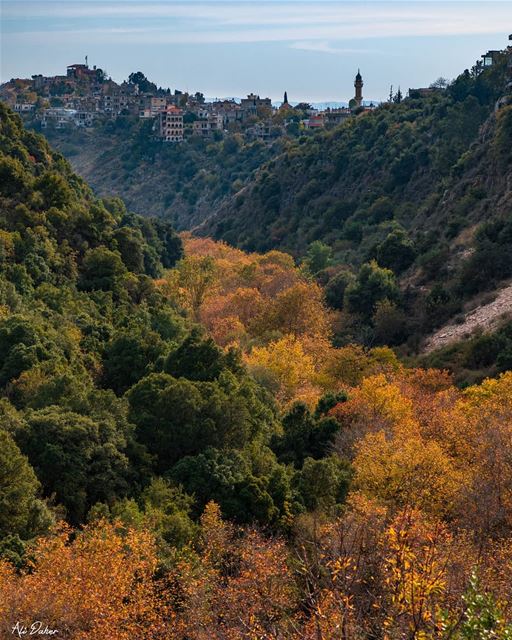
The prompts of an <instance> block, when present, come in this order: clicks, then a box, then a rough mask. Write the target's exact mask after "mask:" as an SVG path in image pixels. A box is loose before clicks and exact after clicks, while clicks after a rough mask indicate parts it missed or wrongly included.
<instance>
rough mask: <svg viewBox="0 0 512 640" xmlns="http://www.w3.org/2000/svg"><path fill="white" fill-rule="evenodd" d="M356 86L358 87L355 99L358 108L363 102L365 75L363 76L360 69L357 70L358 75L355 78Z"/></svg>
mask: <svg viewBox="0 0 512 640" xmlns="http://www.w3.org/2000/svg"><path fill="white" fill-rule="evenodd" d="M354 87H355V88H356V95H355V96H354V101H355V106H356V108H358V107H360V106H361V105H362V104H363V77H362V76H361V71H360V70H359V69H358V70H357V76H356V79H355V80H354Z"/></svg>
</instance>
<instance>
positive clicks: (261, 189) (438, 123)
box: [204, 57, 506, 262]
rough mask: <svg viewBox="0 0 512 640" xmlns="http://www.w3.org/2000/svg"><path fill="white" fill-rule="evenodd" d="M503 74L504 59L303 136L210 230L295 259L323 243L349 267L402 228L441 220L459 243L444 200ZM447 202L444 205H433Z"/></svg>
mask: <svg viewBox="0 0 512 640" xmlns="http://www.w3.org/2000/svg"><path fill="white" fill-rule="evenodd" d="M505 69H506V66H505V58H504V57H503V60H502V61H501V63H500V64H498V65H496V66H495V67H493V68H492V69H489V70H487V71H485V72H484V73H483V74H481V75H480V76H478V78H472V77H471V76H470V74H469V73H467V72H466V73H465V74H463V75H462V76H460V77H459V78H458V79H457V80H456V81H455V82H454V83H453V84H452V85H451V86H450V87H449V88H448V89H447V90H445V91H439V92H437V93H435V94H434V95H432V96H431V97H428V98H417V99H414V98H410V99H407V100H405V101H403V102H402V103H401V104H385V105H382V106H381V107H380V108H379V109H377V110H376V111H374V112H373V113H364V114H361V115H360V116H359V117H358V118H356V119H354V120H350V121H349V122H347V123H345V124H344V125H342V126H341V127H339V128H338V129H336V130H334V131H332V132H327V133H325V134H323V135H319V136H317V137H315V138H302V139H299V140H298V142H297V143H296V144H295V145H293V146H292V147H291V148H289V149H287V150H286V151H285V153H283V154H282V155H280V156H279V157H277V158H276V159H275V160H272V161H270V162H269V163H267V164H266V165H265V166H264V167H262V169H261V170H260V171H259V172H258V174H257V176H256V178H255V180H254V181H253V182H252V183H251V184H249V185H248V186H247V188H246V189H244V190H243V191H242V193H240V194H238V195H237V196H236V197H235V198H233V200H232V201H230V202H229V203H227V204H226V205H225V206H224V207H222V208H221V209H220V211H218V212H217V213H216V215H215V216H213V217H212V218H211V219H210V220H209V221H208V223H207V224H206V225H205V226H204V231H205V233H211V232H213V233H214V235H215V236H216V237H219V238H223V239H225V240H227V241H228V242H231V243H233V244H235V245H238V246H241V247H245V248H249V249H268V248H270V247H279V248H283V249H289V250H292V251H293V252H294V253H296V254H300V253H303V252H304V251H305V250H306V248H307V246H308V245H309V243H311V242H312V241H314V240H318V239H321V240H323V241H324V242H326V243H328V244H330V245H331V246H333V247H334V249H335V252H336V253H337V254H338V255H339V256H340V258H343V259H345V261H347V262H351V261H352V260H353V259H354V258H355V257H360V258H363V257H364V256H365V255H366V253H367V252H368V251H369V249H370V247H371V246H372V244H373V243H375V241H377V240H378V239H380V238H382V236H383V234H385V233H386V231H388V230H389V229H390V228H391V227H392V226H393V224H397V223H398V224H400V225H403V226H404V227H405V228H406V229H407V230H408V231H409V232H410V233H411V234H412V235H413V236H414V235H417V234H418V233H419V232H420V231H422V230H425V229H428V230H430V231H433V232H434V233H437V230H435V229H432V224H433V223H436V224H437V223H439V222H440V220H441V219H442V223H443V226H444V231H448V229H447V228H446V224H447V222H448V223H449V225H450V229H449V233H451V234H452V237H453V234H454V232H456V231H457V230H456V229H455V228H454V225H455V224H456V223H459V226H460V222H461V221H460V215H461V214H460V212H456V211H454V212H453V214H452V217H453V218H454V219H453V220H452V219H450V220H448V221H447V219H446V209H445V201H446V199H447V197H448V196H449V192H450V190H452V189H454V188H455V186H456V185H459V188H460V185H461V184H464V183H465V177H466V172H467V171H469V168H468V165H471V163H472V159H473V158H474V156H475V149H474V148H473V147H472V145H473V144H474V143H476V144H478V137H479V131H480V127H481V126H482V124H483V123H485V122H486V121H487V120H488V118H489V117H490V116H491V115H492V113H493V111H494V105H495V102H496V99H497V98H498V97H499V96H500V95H502V92H503V89H504V85H505ZM491 126H492V125H491ZM467 175H468V178H470V177H471V176H470V174H469V173H468V174H467ZM485 195H487V194H476V195H475V200H477V199H478V198H480V199H482V196H485ZM443 196H444V201H443V206H442V207H435V206H433V204H437V203H438V202H439V199H440V197H443ZM450 213H451V212H450ZM436 214H438V215H436ZM457 214H458V215H459V219H457V217H456V216H457ZM476 218H477V216H475V218H474V220H473V221H475V219H476Z"/></svg>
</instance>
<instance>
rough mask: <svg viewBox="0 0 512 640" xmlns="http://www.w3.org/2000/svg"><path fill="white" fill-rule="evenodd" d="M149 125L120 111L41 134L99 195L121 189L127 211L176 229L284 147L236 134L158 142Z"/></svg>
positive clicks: (202, 214)
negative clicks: (90, 124)
mask: <svg viewBox="0 0 512 640" xmlns="http://www.w3.org/2000/svg"><path fill="white" fill-rule="evenodd" d="M151 126H152V122H149V123H148V122H146V121H141V120H137V119H134V118H133V117H126V116H119V117H118V118H117V119H116V120H115V121H112V122H110V121H109V122H106V123H102V124H99V125H97V126H95V127H94V128H93V129H87V130H82V131H77V130H76V129H75V128H73V129H61V130H55V129H46V130H44V134H45V135H46V137H47V138H48V140H49V141H50V143H51V144H52V145H54V146H55V147H56V148H57V149H59V150H60V151H61V152H62V153H63V154H64V155H65V156H66V158H67V159H68V160H69V161H70V162H71V164H72V165H73V168H74V169H75V171H76V172H77V173H79V174H80V175H81V176H82V177H83V178H85V179H86V180H87V181H88V183H89V184H90V185H91V186H92V187H93V188H94V190H95V192H96V193H97V194H98V195H118V196H122V198H123V200H124V201H125V202H126V205H127V206H128V207H129V208H130V209H131V210H133V211H136V212H137V213H140V214H141V215H150V216H158V217H160V218H163V219H165V220H168V221H170V222H172V224H174V225H175V226H176V228H178V229H190V228H192V227H193V226H195V225H196V224H199V223H201V222H203V220H204V219H205V218H207V217H208V216H209V215H210V214H211V212H212V210H215V209H216V208H217V207H218V206H219V205H220V203H221V202H223V201H224V200H226V199H228V198H229V197H231V196H232V195H233V194H234V193H236V192H237V191H239V190H240V189H241V188H242V187H243V185H244V184H245V182H246V181H247V180H248V179H249V178H250V177H251V176H252V174H253V172H254V170H255V169H257V168H258V167H259V166H260V165H261V164H262V163H264V162H266V161H267V160H269V159H270V158H272V157H273V156H274V155H276V154H277V153H279V152H280V151H282V149H283V142H282V141H277V142H274V143H273V144H272V145H270V146H269V145H267V144H264V143H263V142H260V141H257V140H256V141H248V140H247V139H246V138H245V137H244V136H242V135H240V134H229V135H226V137H225V139H224V140H222V139H210V140H208V139H201V138H198V137H195V138H192V139H188V140H187V141H186V142H185V144H180V145H173V144H162V143H161V142H160V141H158V140H155V139H154V133H153V132H152V130H151Z"/></svg>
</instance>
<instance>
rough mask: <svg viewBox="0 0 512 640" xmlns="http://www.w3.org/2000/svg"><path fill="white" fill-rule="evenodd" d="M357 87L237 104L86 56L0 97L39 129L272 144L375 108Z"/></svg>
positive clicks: (395, 96)
mask: <svg viewBox="0 0 512 640" xmlns="http://www.w3.org/2000/svg"><path fill="white" fill-rule="evenodd" d="M499 53H500V52H499V51H494V50H492V51H488V52H487V53H485V54H484V55H482V56H481V58H482V59H481V60H479V61H478V62H477V63H476V64H475V66H474V67H473V70H472V71H473V73H475V74H479V73H480V72H481V71H483V70H484V69H485V68H487V67H489V66H492V65H493V64H494V63H495V60H496V57H497V56H498V54H499ZM440 81H441V82H440ZM443 82H445V81H443V79H442V78H441V79H439V81H437V82H435V83H434V84H433V85H431V86H430V87H425V88H419V89H409V92H408V95H409V96H410V97H427V96H429V95H431V94H432V93H433V92H436V91H441V90H443V89H444V88H445V84H443ZM363 86H364V82H363V78H362V75H361V72H360V70H358V71H357V74H356V76H355V78H354V97H353V98H352V99H351V100H350V101H349V103H348V106H346V107H339V108H327V109H324V110H320V109H315V108H313V107H312V105H310V104H309V103H307V102H301V103H298V104H294V105H292V103H290V102H289V101H288V95H287V92H286V91H285V92H284V97H283V101H282V102H281V104H280V105H279V106H275V105H273V103H272V100H271V99H270V98H268V97H260V96H259V95H257V94H255V93H250V94H249V95H247V97H245V98H242V99H241V100H236V99H234V98H229V99H220V100H217V99H215V100H213V101H207V100H206V99H205V97H204V95H203V94H202V93H201V92H196V93H194V94H189V93H187V92H182V91H179V90H177V89H176V90H174V92H171V90H170V89H163V88H161V87H157V85H156V84H154V83H153V82H151V81H150V80H148V78H147V77H146V76H145V75H144V74H143V73H142V72H141V71H138V72H135V73H131V74H130V75H129V77H128V79H127V80H126V81H123V82H122V83H121V84H118V83H117V82H115V81H114V80H112V78H110V77H109V76H108V74H107V73H106V72H105V71H104V70H103V69H100V68H98V67H96V65H94V66H93V67H92V68H91V67H90V66H89V64H88V58H87V56H86V58H85V63H80V64H71V65H69V66H68V67H67V68H66V75H56V76H43V75H41V74H37V75H33V76H32V77H31V78H13V79H11V80H10V81H9V82H6V83H4V84H2V85H0V100H2V101H3V102H5V103H6V104H7V105H8V106H9V107H11V108H12V109H13V110H14V111H16V112H17V113H19V114H21V115H22V116H24V117H25V119H27V120H31V121H32V124H36V125H38V126H39V127H40V128H41V129H46V128H48V127H53V128H56V129H64V128H69V127H71V128H73V127H77V128H91V127H93V126H94V125H95V124H96V123H97V122H101V121H106V120H109V119H114V118H117V117H119V116H125V117H131V118H137V119H141V120H149V121H152V123H153V124H152V127H151V133H152V136H153V137H154V138H155V139H156V140H160V141H162V142H168V143H180V142H183V141H184V140H186V139H187V138H190V137H192V136H194V137H201V138H213V139H221V138H222V137H223V135H224V134H225V133H228V132H229V133H241V134H244V135H245V136H246V137H247V138H248V139H254V140H261V141H268V142H271V141H272V140H275V139H276V138H279V137H280V136H282V135H286V134H291V135H297V134H298V133H300V132H305V131H308V130H322V129H328V128H332V127H334V126H336V125H339V124H340V123H342V122H344V121H345V120H347V119H348V118H351V117H353V116H355V115H359V114H361V113H365V112H369V111H372V110H373V109H375V108H376V106H378V105H376V104H374V103H368V102H365V101H364V98H363ZM403 97H404V96H403V94H402V91H401V90H400V88H398V90H397V91H396V92H395V93H394V92H393V87H391V90H390V95H389V101H391V102H400V101H401V100H402V99H403Z"/></svg>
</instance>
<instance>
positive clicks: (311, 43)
mask: <svg viewBox="0 0 512 640" xmlns="http://www.w3.org/2000/svg"><path fill="white" fill-rule="evenodd" d="M290 49H298V50H300V51H314V52H315V53H330V54H334V55H343V54H351V53H368V54H370V53H372V54H376V53H379V51H378V50H377V49H356V48H348V47H334V46H332V45H331V44H329V42H327V41H325V40H323V41H322V40H306V41H302V42H292V44H290Z"/></svg>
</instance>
